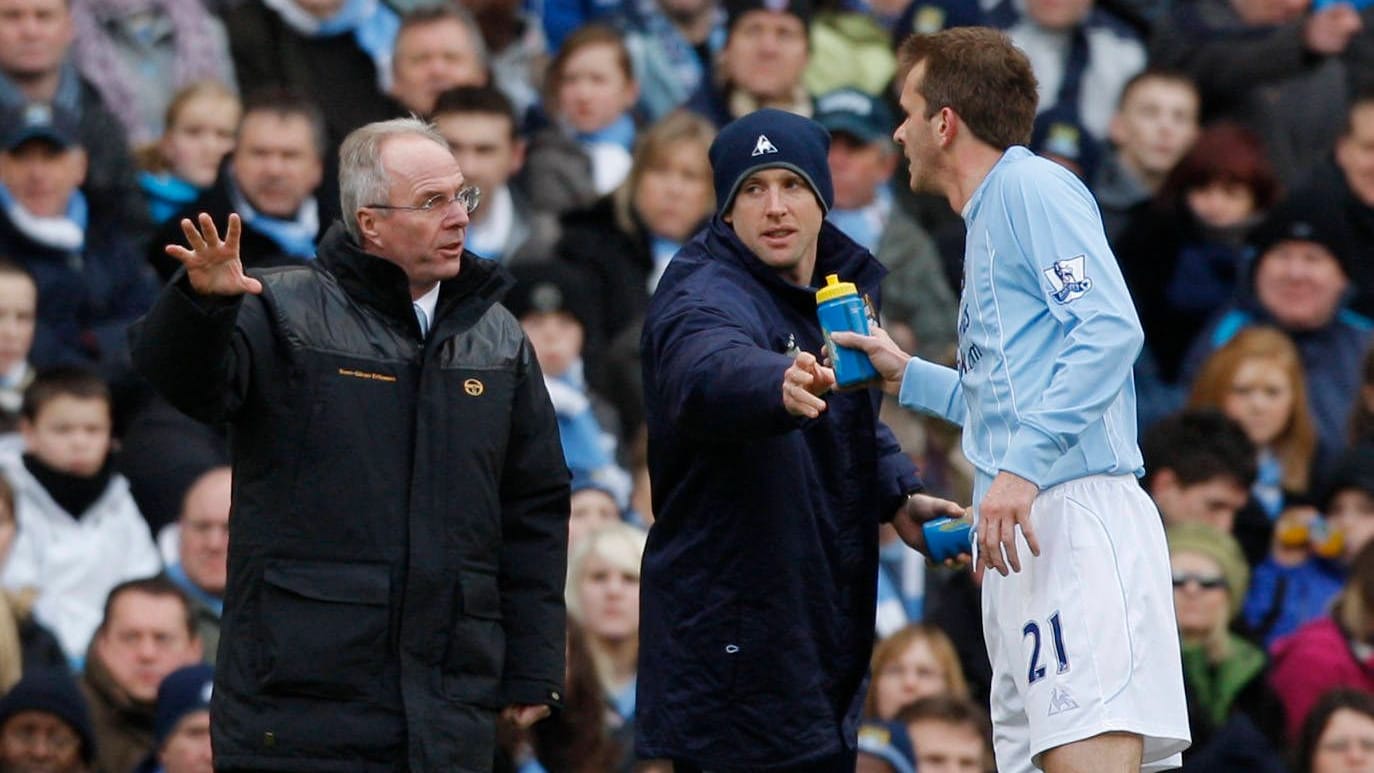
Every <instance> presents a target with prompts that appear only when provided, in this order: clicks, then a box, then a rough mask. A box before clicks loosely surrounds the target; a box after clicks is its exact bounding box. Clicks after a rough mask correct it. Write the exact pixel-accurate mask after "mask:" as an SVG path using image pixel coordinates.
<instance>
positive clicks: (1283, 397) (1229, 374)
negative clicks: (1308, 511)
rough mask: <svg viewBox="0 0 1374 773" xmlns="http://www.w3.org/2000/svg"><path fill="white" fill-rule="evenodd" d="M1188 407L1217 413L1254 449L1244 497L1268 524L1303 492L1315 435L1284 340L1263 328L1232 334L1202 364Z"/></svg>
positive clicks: (1303, 386) (1295, 361)
mask: <svg viewBox="0 0 1374 773" xmlns="http://www.w3.org/2000/svg"><path fill="white" fill-rule="evenodd" d="M1189 406H1190V407H1193V408H1219V409H1220V410H1221V411H1222V412H1223V413H1225V414H1226V415H1227V416H1229V417H1231V418H1232V419H1234V420H1235V421H1236V422H1237V423H1238V424H1240V426H1241V427H1242V428H1243V429H1244V430H1245V434H1246V435H1247V436H1248V437H1249V438H1250V442H1252V443H1254V444H1255V446H1256V447H1257V448H1258V449H1259V469H1258V474H1257V475H1256V477H1255V483H1254V485H1253V486H1251V488H1250V492H1251V494H1252V495H1253V496H1254V498H1255V500H1256V501H1257V502H1258V503H1259V505H1260V507H1261V508H1263V510H1264V513H1265V515H1267V516H1268V517H1269V520H1270V521H1274V520H1277V519H1278V517H1279V514H1280V513H1282V512H1283V509H1284V503H1285V501H1286V499H1287V497H1288V496H1291V495H1295V494H1305V493H1307V491H1308V482H1309V478H1310V475H1311V471H1312V461H1313V457H1314V456H1315V454H1316V448H1317V435H1316V430H1315V429H1314V428H1313V421H1312V416H1311V414H1310V412H1309V409H1308V402H1307V383H1306V379H1305V378H1304V376H1303V368H1302V360H1301V359H1300V358H1299V356H1298V350H1297V347H1295V346H1294V345H1293V342H1292V341H1291V340H1290V339H1289V338H1288V336H1286V335H1284V334H1283V333H1281V332H1279V331H1278V330H1275V329H1274V328H1268V327H1255V328H1249V329H1247V330H1242V331H1241V332H1240V333H1237V334H1236V336H1235V338H1232V339H1231V340H1230V341H1228V342H1227V343H1226V345H1225V346H1223V347H1221V348H1220V349H1218V350H1216V351H1215V352H1213V353H1212V355H1211V356H1210V357H1209V358H1208V359H1207V361H1206V362H1205V363H1204V364H1203V366H1202V371H1201V372H1200V373H1199V374H1198V377H1197V380H1196V381H1195V382H1194V383H1193V393H1192V396H1191V397H1190V398H1189Z"/></svg>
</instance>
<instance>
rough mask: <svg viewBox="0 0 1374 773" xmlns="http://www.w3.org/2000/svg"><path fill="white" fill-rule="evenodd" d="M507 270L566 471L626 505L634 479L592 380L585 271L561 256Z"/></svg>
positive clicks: (593, 310)
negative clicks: (590, 383) (619, 454)
mask: <svg viewBox="0 0 1374 773" xmlns="http://www.w3.org/2000/svg"><path fill="white" fill-rule="evenodd" d="M510 272H511V274H512V275H513V276H514V277H515V287H513V288H511V291H510V293H509V294H507V295H506V299H505V301H504V303H505V306H506V308H507V309H509V310H510V313H511V314H513V315H515V318H516V319H517V320H519V321H520V327H521V328H522V329H523V330H524V331H525V335H526V336H528V337H529V339H530V344H531V345H532V346H533V347H534V355H535V358H536V359H537V360H538V361H539V369H540V370H541V371H542V372H543V374H544V385H545V387H546V388H547V389H548V390H549V399H551V400H552V401H553V410H554V413H555V414H557V416H558V437H559V440H560V441H561V443H562V445H563V458H564V460H565V461H566V462H567V464H568V469H569V470H570V471H571V472H572V474H573V476H574V477H576V476H578V475H579V474H581V475H586V476H590V477H591V478H592V479H593V480H595V481H597V482H598V483H600V484H601V485H603V486H605V487H606V488H608V489H609V490H611V491H612V492H613V493H614V496H615V499H616V504H617V505H618V506H620V507H624V506H625V505H626V504H627V503H628V501H629V498H630V488H631V485H632V483H633V481H632V480H631V479H630V474H629V473H628V472H626V471H625V470H624V469H623V468H622V467H620V465H618V464H617V463H616V459H615V457H616V452H615V448H616V441H615V436H614V435H613V434H612V433H611V432H610V431H608V428H612V427H615V426H616V421H615V420H614V409H613V408H612V407H611V406H610V405H609V404H607V403H606V402H605V401H604V400H602V399H601V397H600V396H599V395H597V394H596V393H595V392H593V391H592V390H591V387H590V386H588V384H587V372H588V370H589V369H588V367H587V362H588V360H589V359H592V361H594V356H595V355H596V354H597V349H599V342H600V337H599V336H598V334H597V331H598V330H599V329H600V321H599V320H600V315H599V309H598V308H597V306H596V304H595V302H594V297H595V296H594V295H593V293H592V291H591V289H590V288H591V285H590V282H589V280H588V278H587V275H586V272H585V271H583V270H582V269H581V268H579V267H578V266H575V265H570V264H567V263H563V262H560V261H556V260H554V261H545V262H540V263H522V264H519V265H516V266H512V267H511V268H510ZM589 353H590V354H591V355H593V358H588V357H587V355H588V354H589ZM603 417H604V418H603Z"/></svg>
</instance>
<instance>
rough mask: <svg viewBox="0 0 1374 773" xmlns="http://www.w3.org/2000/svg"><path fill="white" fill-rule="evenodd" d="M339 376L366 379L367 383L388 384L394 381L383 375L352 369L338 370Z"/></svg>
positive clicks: (391, 377) (392, 378) (393, 378)
mask: <svg viewBox="0 0 1374 773" xmlns="http://www.w3.org/2000/svg"><path fill="white" fill-rule="evenodd" d="M339 375H340V376H349V377H351V378H362V379H367V380H368V381H385V382H386V383H388V384H390V383H392V382H394V381H395V380H396V377H395V376H388V375H387V374H385V373H373V372H372V371H369V370H354V369H353V368H339Z"/></svg>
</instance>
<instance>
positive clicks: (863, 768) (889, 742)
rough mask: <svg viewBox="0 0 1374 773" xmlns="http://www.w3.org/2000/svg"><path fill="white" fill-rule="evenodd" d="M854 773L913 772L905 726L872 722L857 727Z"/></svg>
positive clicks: (909, 742) (914, 766) (914, 769)
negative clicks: (856, 757)
mask: <svg viewBox="0 0 1374 773" xmlns="http://www.w3.org/2000/svg"><path fill="white" fill-rule="evenodd" d="M858 763H859V764H858V765H857V766H856V767H855V768H854V772H855V773H915V771H916V752H915V751H914V750H913V749H912V748H911V737H910V736H908V735H907V732H906V726H905V725H903V724H901V723H899V722H887V721H883V720H878V719H873V720H868V721H867V722H864V723H863V725H861V726H860V727H859V759H858Z"/></svg>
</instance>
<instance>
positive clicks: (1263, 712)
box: [1165, 523, 1286, 771]
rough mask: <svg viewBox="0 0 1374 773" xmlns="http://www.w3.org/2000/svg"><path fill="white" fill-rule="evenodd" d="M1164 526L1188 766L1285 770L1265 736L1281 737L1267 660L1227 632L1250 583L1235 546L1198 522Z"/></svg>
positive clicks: (1280, 712)
mask: <svg viewBox="0 0 1374 773" xmlns="http://www.w3.org/2000/svg"><path fill="white" fill-rule="evenodd" d="M1165 533H1166V537H1167V539H1168V541H1169V561H1170V565H1171V567H1172V571H1173V585H1174V609H1175V610H1176V614H1177V617H1178V632H1179V637H1180V638H1181V639H1182V641H1183V681H1184V685H1185V689H1186V690H1187V695H1188V716H1189V727H1190V729H1191V731H1192V734H1193V746H1192V748H1191V749H1190V750H1189V751H1188V753H1187V754H1185V755H1184V764H1185V766H1187V767H1189V768H1192V769H1196V770H1207V771H1225V770H1236V771H1241V770H1245V771H1283V770H1286V768H1285V767H1284V766H1283V764H1282V756H1281V754H1280V751H1281V748H1279V747H1276V746H1274V744H1273V743H1272V742H1271V741H1270V740H1268V739H1278V738H1282V737H1283V710H1282V708H1281V707H1280V706H1279V703H1278V699H1277V697H1276V696H1275V695H1274V693H1273V691H1272V690H1271V689H1270V688H1269V668H1268V659H1267V658H1266V657H1265V654H1264V650H1262V649H1260V648H1259V647H1258V646H1257V645H1255V644H1252V643H1250V642H1249V641H1248V640H1246V639H1245V638H1244V637H1242V636H1240V635H1238V634H1235V633H1232V632H1231V627H1230V626H1231V621H1232V620H1234V619H1235V617H1236V615H1238V614H1239V613H1240V609H1241V604H1242V602H1243V601H1244V600H1245V593H1246V590H1247V589H1248V587H1249V583H1250V568H1249V566H1248V565H1247V564H1246V563H1245V556H1244V555H1243V554H1242V553H1241V550H1240V545H1238V544H1237V543H1236V541H1235V540H1234V539H1232V538H1231V536H1230V535H1229V534H1226V533H1225V532H1222V531H1218V530H1217V529H1215V528H1213V527H1211V526H1208V525H1206V524H1202V523H1179V524H1174V525H1172V526H1170V527H1169V528H1168V529H1167V530H1166V532H1165ZM1241 756H1243V757H1244V762H1243V764H1242V762H1241V761H1240V759H1238V758H1240V757H1241ZM1223 761H1224V764H1223Z"/></svg>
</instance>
